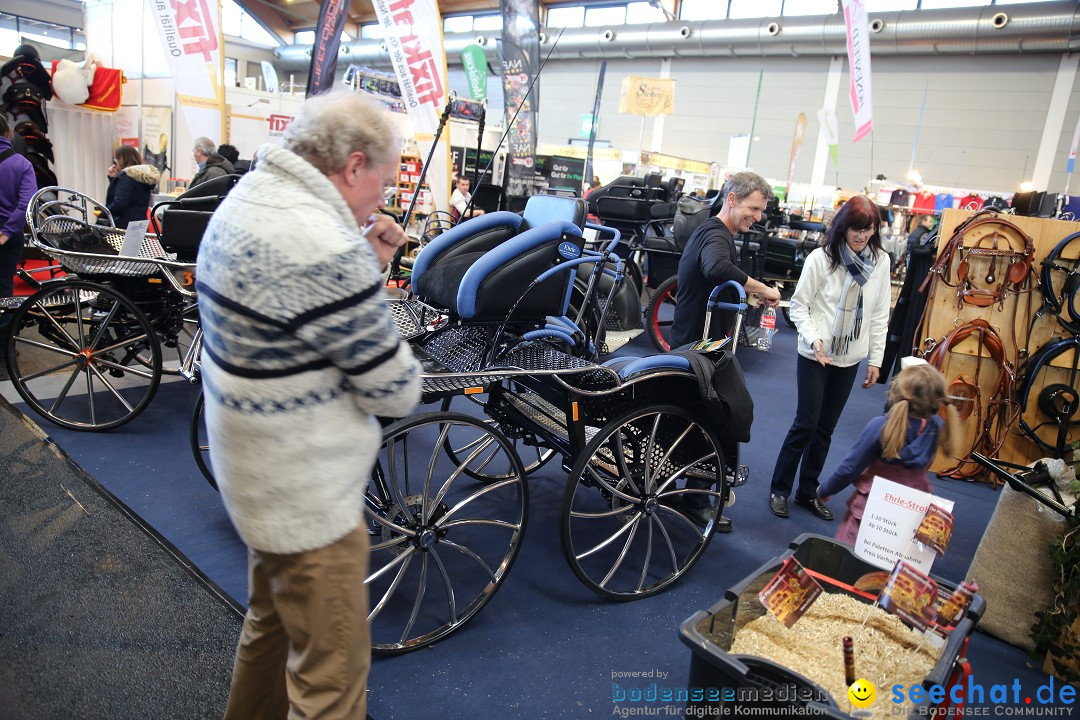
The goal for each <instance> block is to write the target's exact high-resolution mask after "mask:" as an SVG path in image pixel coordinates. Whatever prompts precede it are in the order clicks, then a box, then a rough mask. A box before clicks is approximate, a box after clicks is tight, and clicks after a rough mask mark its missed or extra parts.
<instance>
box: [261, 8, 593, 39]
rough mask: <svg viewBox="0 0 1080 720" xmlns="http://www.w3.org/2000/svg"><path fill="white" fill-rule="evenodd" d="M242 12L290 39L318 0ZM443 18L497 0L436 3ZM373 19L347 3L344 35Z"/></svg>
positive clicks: (308, 23) (307, 25)
mask: <svg viewBox="0 0 1080 720" xmlns="http://www.w3.org/2000/svg"><path fill="white" fill-rule="evenodd" d="M610 2H611V0H578V1H577V2H570V3H566V2H562V3H559V2H551V3H543V4H544V5H551V6H555V5H567V4H570V5H598V4H600V5H603V4H610ZM241 4H242V5H243V6H244V9H245V10H247V12H249V13H250V14H252V15H255V16H256V17H258V18H259V20H261V21H262V22H263V23H265V24H266V25H267V26H269V27H270V28H271V29H273V30H274V31H275V32H277V33H278V34H279V35H281V36H282V39H283V40H285V41H286V42H289V41H290V40H291V37H290V36H289V35H291V33H292V32H295V31H297V30H310V29H311V28H312V27H314V25H315V22H316V20H317V19H318V17H319V5H320V2H319V0H241ZM439 9H440V10H441V11H442V14H443V15H459V14H463V13H481V12H483V13H489V12H493V11H497V10H498V9H499V0H439ZM373 20H375V11H374V10H373V9H372V7H371V0H350V4H349V18H348V22H347V24H346V32H348V33H349V34H350V35H354V36H355V34H356V26H357V25H359V24H361V23H368V22H371V21H373Z"/></svg>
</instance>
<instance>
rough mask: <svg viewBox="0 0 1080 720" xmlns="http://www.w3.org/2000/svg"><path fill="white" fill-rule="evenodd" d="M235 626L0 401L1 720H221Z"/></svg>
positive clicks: (148, 536)
mask: <svg viewBox="0 0 1080 720" xmlns="http://www.w3.org/2000/svg"><path fill="white" fill-rule="evenodd" d="M0 384H2V385H6V386H7V389H10V384H9V383H0ZM241 620H242V618H241V616H240V615H239V614H238V613H237V612H236V610H234V609H233V608H232V607H230V606H228V605H227V604H226V602H225V601H223V600H222V599H221V598H219V597H218V596H216V595H215V594H214V592H213V591H212V589H211V588H210V587H208V586H207V585H206V584H205V583H204V582H202V581H201V580H200V579H199V578H197V577H196V576H195V575H194V574H193V573H192V571H191V570H190V569H188V568H187V567H185V566H184V565H183V564H182V563H181V561H180V560H179V559H178V558H177V557H176V556H175V555H174V554H173V553H172V552H171V551H170V549H169V548H168V547H166V546H165V545H164V544H163V543H161V542H159V541H158V539H157V538H156V537H155V536H154V535H153V534H152V533H151V532H150V531H148V530H147V529H145V528H144V527H142V526H141V524H140V523H139V521H138V519H137V518H135V517H134V516H132V515H131V514H129V513H128V512H126V509H125V508H123V507H122V506H121V505H120V504H119V503H118V502H116V501H115V500H113V499H112V498H110V497H109V496H108V495H107V493H105V492H104V491H103V490H102V489H101V488H100V486H99V485H98V483H97V482H96V481H95V480H94V479H93V478H91V477H89V476H88V475H86V474H85V473H84V472H82V471H81V470H80V469H79V468H78V467H77V466H76V465H75V464H74V463H73V462H72V461H71V460H70V459H69V458H68V457H67V456H66V455H65V454H64V453H63V451H61V450H60V449H59V448H58V447H57V446H56V445H55V444H53V443H52V442H51V441H50V440H49V439H48V438H47V437H46V436H45V435H44V434H43V433H42V431H41V430H40V429H39V428H38V427H37V426H36V425H35V424H33V423H32V422H29V421H27V420H26V419H25V418H23V416H22V415H21V414H20V413H18V412H17V411H16V410H14V409H13V408H12V407H11V406H10V404H8V403H7V402H6V401H5V400H4V399H3V398H0V720H8V719H12V720H14V719H15V718H18V719H19V720H36V719H39V718H42V719H43V718H48V719H49V720H54V719H56V720H62V719H66V718H72V719H74V718H79V719H80V720H90V719H93V718H102V719H105V718H108V719H110V720H116V719H120V718H140V719H143V718H147V719H148V718H154V719H163V718H219V717H221V716H222V714H223V711H224V707H225V701H226V698H227V696H228V684H229V678H230V676H231V673H232V657H233V650H234V648H235V643H236V640H237V638H238V637H239V633H240V625H241Z"/></svg>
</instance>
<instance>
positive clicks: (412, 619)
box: [400, 553, 428, 645]
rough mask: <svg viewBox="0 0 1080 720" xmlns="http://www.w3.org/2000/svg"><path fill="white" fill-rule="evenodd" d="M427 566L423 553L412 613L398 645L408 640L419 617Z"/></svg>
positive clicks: (426, 554) (425, 585)
mask: <svg viewBox="0 0 1080 720" xmlns="http://www.w3.org/2000/svg"><path fill="white" fill-rule="evenodd" d="M427 564H428V553H423V554H422V555H421V557H420V586H419V587H418V588H417V589H416V599H415V600H414V601H413V607H412V612H411V613H409V622H407V623H405V629H404V630H402V631H401V640H400V644H402V645H404V644H405V641H406V640H408V639H409V633H411V632H412V629H413V625H415V624H416V618H418V617H419V616H420V606H421V605H423V604H424V596H425V595H427Z"/></svg>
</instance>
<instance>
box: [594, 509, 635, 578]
mask: <svg viewBox="0 0 1080 720" xmlns="http://www.w3.org/2000/svg"><path fill="white" fill-rule="evenodd" d="M627 526H628V527H630V528H631V530H630V533H629V535H628V536H627V538H626V540H625V541H624V542H623V546H622V550H620V551H619V556H618V557H617V558H615V563H614V564H613V565H612V566H611V569H610V570H608V574H607V575H605V576H604V579H603V580H601V581H600V583H599V585H600V587H607V584H608V583H609V582H611V578H613V577H614V576H615V573H616V571H618V569H619V567H620V566H621V565H622V564H623V560H625V559H626V553H628V552H629V551H630V546H631V545H632V544H633V543H634V538H635V537H637V531H638V522H637V519H635V520H634V522H631V523H627Z"/></svg>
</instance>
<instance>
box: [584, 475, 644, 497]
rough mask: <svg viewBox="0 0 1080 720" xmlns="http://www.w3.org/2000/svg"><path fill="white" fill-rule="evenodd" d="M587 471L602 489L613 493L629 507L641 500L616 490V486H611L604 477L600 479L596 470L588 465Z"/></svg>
mask: <svg viewBox="0 0 1080 720" xmlns="http://www.w3.org/2000/svg"><path fill="white" fill-rule="evenodd" d="M586 470H587V471H588V473H589V474H590V475H591V476H592V477H593V480H595V481H596V482H597V483H598V484H599V485H600V487H602V488H603V489H604V490H606V491H607V492H609V493H611V494H612V495H613V496H614V497H617V498H620V499H622V500H625V501H626V503H627V504H628V505H636V504H637V503H638V501H640V500H641V498H639V497H634V496H633V495H627V494H626V493H624V492H623V491H622V490H618V489H616V488H615V486H614V485H612V484H610V483H609V482H608V481H607V480H604V479H603V478H602V477H600V475H599V474H597V472H596V470H595V468H593V466H592V465H587V466H586Z"/></svg>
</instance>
